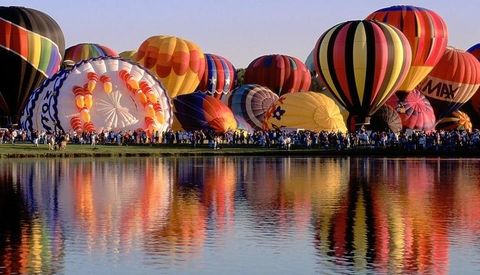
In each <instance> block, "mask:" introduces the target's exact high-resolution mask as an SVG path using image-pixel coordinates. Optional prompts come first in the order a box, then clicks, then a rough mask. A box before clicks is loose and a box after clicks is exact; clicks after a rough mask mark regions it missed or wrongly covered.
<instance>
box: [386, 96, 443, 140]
mask: <svg viewBox="0 0 480 275" xmlns="http://www.w3.org/2000/svg"><path fill="white" fill-rule="evenodd" d="M386 104H387V105H389V106H391V107H393V108H394V109H395V110H396V111H397V113H398V114H399V115H400V118H401V119H402V125H403V128H406V129H413V130H423V131H431V130H433V129H435V112H434V111H433V107H432V105H430V102H429V101H428V99H427V98H426V97H425V96H424V95H422V93H420V92H419V91H418V90H413V91H411V92H410V93H408V94H407V95H406V96H405V97H404V96H401V97H400V98H399V97H398V96H397V95H394V96H392V97H391V98H390V99H389V100H388V101H387V103H386Z"/></svg>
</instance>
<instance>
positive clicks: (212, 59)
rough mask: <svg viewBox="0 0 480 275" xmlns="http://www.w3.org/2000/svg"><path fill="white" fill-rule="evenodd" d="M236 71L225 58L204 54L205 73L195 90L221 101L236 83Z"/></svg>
mask: <svg viewBox="0 0 480 275" xmlns="http://www.w3.org/2000/svg"><path fill="white" fill-rule="evenodd" d="M236 79H237V77H236V71H235V67H234V66H233V64H232V63H231V62H230V61H228V60H227V59H226V58H224V57H221V56H219V55H215V54H209V53H206V54H205V72H204V74H203V77H202V79H201V80H200V84H199V85H198V88H197V90H199V91H201V92H204V93H207V94H208V95H211V96H214V97H216V98H218V99H221V98H222V96H224V95H226V94H228V93H229V92H230V91H231V90H232V89H233V87H234V86H235V83H236Z"/></svg>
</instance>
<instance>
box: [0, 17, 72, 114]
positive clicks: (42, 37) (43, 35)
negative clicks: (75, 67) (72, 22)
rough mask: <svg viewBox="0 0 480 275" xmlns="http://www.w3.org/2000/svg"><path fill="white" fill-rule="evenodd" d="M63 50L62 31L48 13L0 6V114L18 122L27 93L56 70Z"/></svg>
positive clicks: (58, 67)
mask: <svg viewBox="0 0 480 275" xmlns="http://www.w3.org/2000/svg"><path fill="white" fill-rule="evenodd" d="M64 50H65V40H64V37H63V33H62V30H61V29H60V27H59V26H58V24H57V22H55V21H54V20H53V19H52V18H51V17H50V16H48V15H47V14H45V13H43V12H41V11H37V10H34V9H29V8H23V7H0V66H1V67H2V70H1V73H0V83H1V85H0V116H3V117H4V118H5V117H8V118H9V119H8V120H10V122H11V123H17V122H18V120H19V119H20V114H21V112H22V109H23V107H24V106H25V104H26V102H27V100H28V97H29V95H30V93H31V92H32V91H33V90H34V89H35V88H37V87H38V86H39V85H40V84H41V83H42V81H44V80H45V79H46V78H48V77H50V76H52V75H54V74H55V73H56V72H57V71H58V70H59V69H60V64H61V62H62V55H63V52H64ZM6 122H8V121H6ZM0 123H1V121H0Z"/></svg>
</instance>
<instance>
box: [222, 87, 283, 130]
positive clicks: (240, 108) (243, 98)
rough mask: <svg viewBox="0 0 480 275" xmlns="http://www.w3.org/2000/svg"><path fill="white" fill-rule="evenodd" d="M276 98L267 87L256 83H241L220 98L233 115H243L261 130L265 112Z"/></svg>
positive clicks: (249, 122)
mask: <svg viewBox="0 0 480 275" xmlns="http://www.w3.org/2000/svg"><path fill="white" fill-rule="evenodd" d="M277 99H278V95H276V94H275V93H274V92H272V91H271V90H270V89H269V88H267V87H264V86H260V85H256V84H246V85H242V86H240V87H238V88H236V89H235V90H233V91H232V93H230V94H228V95H227V96H226V97H224V98H223V99H222V101H223V102H224V103H226V104H227V105H228V107H230V109H231V110H232V112H233V113H234V114H235V115H238V116H241V117H243V118H244V119H245V120H246V121H247V122H248V124H250V125H251V126H252V127H254V128H256V129H258V130H261V129H262V128H263V121H264V120H265V113H266V112H267V111H268V109H269V108H270V106H271V105H272V104H273V103H274V102H275V101H276V100H277Z"/></svg>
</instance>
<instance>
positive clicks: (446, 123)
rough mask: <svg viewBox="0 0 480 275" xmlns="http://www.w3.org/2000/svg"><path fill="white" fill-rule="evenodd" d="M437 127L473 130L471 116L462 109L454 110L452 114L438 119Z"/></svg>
mask: <svg viewBox="0 0 480 275" xmlns="http://www.w3.org/2000/svg"><path fill="white" fill-rule="evenodd" d="M435 128H437V129H439V130H447V131H451V130H465V131H468V132H470V131H472V122H471V121H470V117H469V116H468V115H467V114H466V113H464V112H461V111H456V112H453V113H452V114H451V115H450V116H448V117H444V118H442V119H440V120H439V121H437V124H436V125H435Z"/></svg>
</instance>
